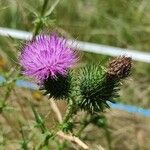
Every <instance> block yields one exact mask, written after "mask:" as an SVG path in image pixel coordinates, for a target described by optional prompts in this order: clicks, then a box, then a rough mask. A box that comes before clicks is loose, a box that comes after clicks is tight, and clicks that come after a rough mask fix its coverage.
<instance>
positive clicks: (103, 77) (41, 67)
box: [20, 33, 132, 147]
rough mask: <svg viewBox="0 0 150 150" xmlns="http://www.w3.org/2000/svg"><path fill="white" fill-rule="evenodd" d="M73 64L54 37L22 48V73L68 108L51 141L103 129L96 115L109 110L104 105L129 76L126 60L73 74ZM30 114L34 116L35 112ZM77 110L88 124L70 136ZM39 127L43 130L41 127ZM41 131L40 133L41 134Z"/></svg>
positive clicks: (60, 39)
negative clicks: (92, 127)
mask: <svg viewBox="0 0 150 150" xmlns="http://www.w3.org/2000/svg"><path fill="white" fill-rule="evenodd" d="M77 60H78V57H77V55H76V52H75V50H73V49H71V48H70V46H69V45H68V44H67V40H66V39H65V38H63V37H60V36H58V35H57V34H56V33H51V34H50V35H48V34H41V35H37V36H36V37H34V39H33V40H31V41H28V42H26V43H25V45H24V46H23V47H22V51H21V55H20V64H21V66H22V69H23V71H22V73H23V74H24V75H27V76H29V77H31V78H34V79H35V81H36V82H37V84H38V85H39V87H40V90H42V91H43V94H44V95H49V97H50V98H53V99H54V100H58V99H60V100H65V101H66V102H67V104H68V107H67V110H66V114H65V116H64V119H63V121H62V122H61V123H60V125H59V126H58V127H57V130H56V132H51V131H50V133H51V137H54V136H53V135H55V134H57V131H58V130H62V131H63V132H71V133H72V135H74V134H76V135H77V136H79V137H80V134H81V132H82V131H83V130H84V128H85V127H86V126H87V125H88V124H90V123H93V124H97V126H99V127H102V128H104V129H106V128H105V127H104V126H103V125H102V124H101V122H103V121H102V120H103V119H101V118H104V117H101V115H100V114H102V112H103V111H104V110H105V109H106V108H109V105H108V103H107V102H108V101H111V102H114V101H115V98H116V97H118V96H119V94H118V91H119V89H120V85H121V82H122V80H123V79H125V78H126V77H128V76H129V75H130V70H131V61H132V60H131V58H130V57H125V56H120V57H118V58H116V59H114V60H113V61H111V62H110V63H109V64H108V67H107V68H104V67H103V66H101V65H87V66H84V67H81V68H79V69H78V70H77V71H73V67H74V66H75V65H76V63H77ZM32 109H33V107H32ZM33 110H34V111H33V112H34V114H35V109H33ZM80 110H84V111H85V112H87V114H88V115H89V116H90V117H88V120H86V119H87V118H85V120H84V123H86V124H84V125H83V126H82V125H81V126H82V127H81V129H79V132H78V133H74V130H73V128H75V126H74V121H75V117H76V114H77V113H78V112H79V111H80ZM36 114H37V112H36ZM38 116H39V115H38ZM97 118H98V119H97ZM36 120H37V119H36ZM43 123H44V121H43ZM43 126H44V127H45V125H44V124H43ZM45 128H46V127H45ZM47 130H48V129H46V131H47ZM44 131H45V130H42V133H44ZM51 137H49V138H48V140H49V139H50V138H51ZM53 140H54V138H53ZM43 144H44V143H43ZM109 147H111V146H109Z"/></svg>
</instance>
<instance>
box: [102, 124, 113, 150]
mask: <svg viewBox="0 0 150 150" xmlns="http://www.w3.org/2000/svg"><path fill="white" fill-rule="evenodd" d="M104 130H105V134H106V139H107V143H108V148H109V150H112V146H111V136H110V132H109V130H108V129H107V126H106V127H104Z"/></svg>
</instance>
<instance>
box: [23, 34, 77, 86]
mask: <svg viewBox="0 0 150 150" xmlns="http://www.w3.org/2000/svg"><path fill="white" fill-rule="evenodd" d="M76 62H77V58H76V55H75V52H74V50H72V49H71V48H70V47H69V46H68V45H67V42H66V39H64V38H61V37H59V36H58V35H57V34H55V33H53V34H51V35H50V36H49V35H44V34H41V35H38V36H37V37H36V38H35V39H34V40H32V41H29V42H27V43H26V45H25V46H24V47H23V51H22V53H21V56H20V64H21V66H22V67H23V69H24V71H23V73H24V74H25V75H27V76H31V77H34V78H35V79H37V80H38V81H39V82H40V83H42V82H43V81H44V80H46V79H48V78H49V77H51V78H55V77H57V75H58V74H59V75H63V76H65V75H66V74H67V70H68V69H69V68H71V67H72V66H73V65H74V64H75V63H76Z"/></svg>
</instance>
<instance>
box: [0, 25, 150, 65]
mask: <svg viewBox="0 0 150 150" xmlns="http://www.w3.org/2000/svg"><path fill="white" fill-rule="evenodd" d="M0 35H2V36H8V37H9V36H10V37H13V38H16V39H21V40H29V39H31V38H32V33H31V32H27V31H20V30H15V29H8V28H2V27H0ZM68 43H69V44H70V46H71V47H73V48H76V49H78V50H82V51H86V52H92V53H97V54H103V55H109V56H120V55H126V56H130V57H132V59H133V60H136V61H141V62H146V63H150V53H146V52H140V51H137V50H131V49H123V48H119V47H113V46H107V45H100V44H95V43H89V42H81V41H76V40H68Z"/></svg>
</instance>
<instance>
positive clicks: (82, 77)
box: [79, 56, 131, 113]
mask: <svg viewBox="0 0 150 150" xmlns="http://www.w3.org/2000/svg"><path fill="white" fill-rule="evenodd" d="M130 70H131V58H129V57H124V56H123V57H119V58H117V59H115V60H113V61H112V62H110V64H109V67H108V71H106V70H104V69H103V68H102V67H97V66H94V65H93V66H88V67H85V68H82V69H81V70H80V74H79V81H80V82H79V84H80V86H79V87H80V94H81V96H80V97H81V99H80V100H79V106H80V108H81V109H84V110H88V111H89V112H91V113H93V112H97V111H103V110H104V109H105V108H106V107H109V106H108V104H107V101H113V99H114V98H116V97H118V96H119V95H118V91H119V89H120V80H121V79H124V78H126V77H127V76H128V75H129V73H130Z"/></svg>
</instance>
